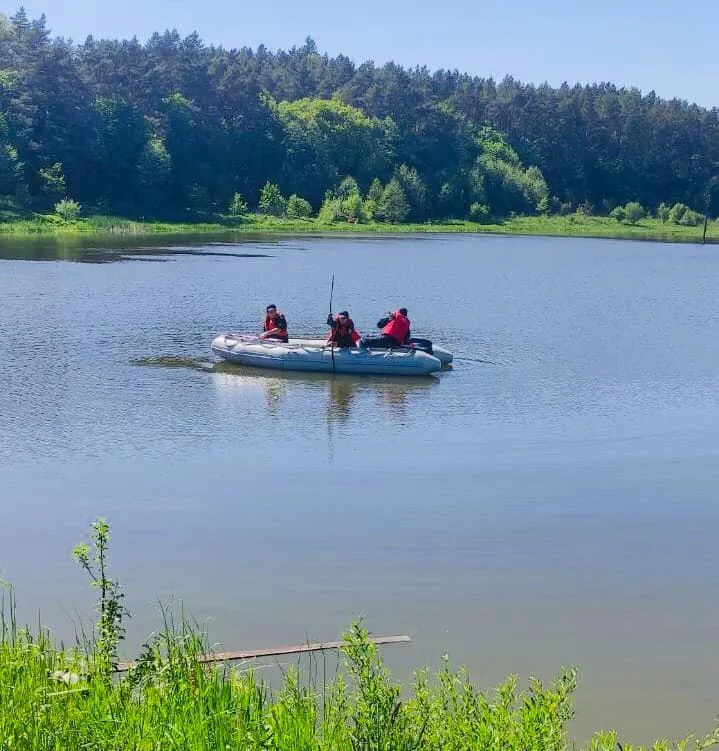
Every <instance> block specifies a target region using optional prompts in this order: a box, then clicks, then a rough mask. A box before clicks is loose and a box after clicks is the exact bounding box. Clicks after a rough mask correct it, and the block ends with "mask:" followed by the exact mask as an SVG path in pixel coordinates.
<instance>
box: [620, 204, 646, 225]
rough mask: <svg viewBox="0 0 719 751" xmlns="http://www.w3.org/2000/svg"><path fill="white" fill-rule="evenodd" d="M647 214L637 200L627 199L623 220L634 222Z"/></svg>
mask: <svg viewBox="0 0 719 751" xmlns="http://www.w3.org/2000/svg"><path fill="white" fill-rule="evenodd" d="M646 215H647V212H646V211H645V209H644V207H643V206H642V205H641V204H640V203H637V201H629V203H627V204H625V206H624V220H625V221H626V222H629V224H636V223H637V222H639V221H641V220H642V219H644V217H645V216H646Z"/></svg>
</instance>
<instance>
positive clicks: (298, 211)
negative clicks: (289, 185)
mask: <svg viewBox="0 0 719 751" xmlns="http://www.w3.org/2000/svg"><path fill="white" fill-rule="evenodd" d="M287 216H288V217H290V219H307V218H308V217H310V216H312V206H311V205H310V202H309V201H308V200H306V199H304V198H301V197H300V196H298V195H297V194H296V193H293V194H292V195H291V196H290V197H289V198H288V199H287Z"/></svg>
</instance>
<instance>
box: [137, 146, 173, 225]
mask: <svg viewBox="0 0 719 751" xmlns="http://www.w3.org/2000/svg"><path fill="white" fill-rule="evenodd" d="M137 173H138V183H139V185H138V188H139V194H140V196H141V197H142V202H143V205H144V206H145V207H146V210H148V211H149V212H150V213H152V212H155V211H162V209H163V208H165V207H166V206H167V203H168V200H169V190H170V186H171V183H172V158H171V157H170V154H169V153H168V151H167V149H166V148H165V143H164V141H163V140H162V139H161V138H159V137H154V138H150V140H149V141H148V142H147V143H146V144H145V146H144V148H143V151H142V154H141V155H140V159H139V162H138V166H137Z"/></svg>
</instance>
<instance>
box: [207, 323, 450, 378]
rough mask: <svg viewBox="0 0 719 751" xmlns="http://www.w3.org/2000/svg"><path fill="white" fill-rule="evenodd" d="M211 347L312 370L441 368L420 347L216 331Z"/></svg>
mask: <svg viewBox="0 0 719 751" xmlns="http://www.w3.org/2000/svg"><path fill="white" fill-rule="evenodd" d="M211 346H212V351H213V352H214V353H215V354H216V355H217V356H218V357H221V358H222V359H223V360H227V361H229V362H236V363H240V364H242V365H254V366H255V367H261V368H271V369H274V370H295V371H306V372H315V373H355V374H359V375H365V374H366V375H392V376H424V375H429V374H430V373H436V372H437V371H438V370H441V368H442V363H441V362H440V360H439V358H437V357H435V356H434V355H430V354H429V353H427V352H423V351H422V350H420V349H411V348H404V347H403V348H401V349H359V348H355V347H352V348H343V349H340V348H338V347H332V346H330V345H329V344H327V343H326V342H324V341H322V340H318V339H317V340H316V339H307V340H297V339H295V340H290V341H289V342H287V343H284V342H279V341H276V340H274V341H273V340H270V339H265V340H262V339H260V338H259V337H256V336H246V335H243V334H225V333H221V334H217V336H215V338H214V339H213V340H212V345H211Z"/></svg>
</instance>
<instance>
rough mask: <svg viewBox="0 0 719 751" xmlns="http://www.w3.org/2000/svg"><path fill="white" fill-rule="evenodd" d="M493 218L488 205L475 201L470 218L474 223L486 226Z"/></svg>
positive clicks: (470, 211) (470, 208) (471, 207)
mask: <svg viewBox="0 0 719 751" xmlns="http://www.w3.org/2000/svg"><path fill="white" fill-rule="evenodd" d="M490 216H491V212H490V210H489V206H487V204H486V203H479V202H478V201H475V202H474V203H473V204H472V205H471V206H470V207H469V218H470V219H471V220H472V221H473V222H479V224H486V223H487V222H488V221H489V219H490Z"/></svg>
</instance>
